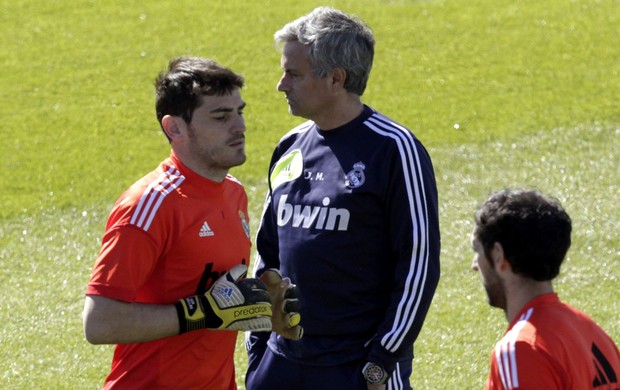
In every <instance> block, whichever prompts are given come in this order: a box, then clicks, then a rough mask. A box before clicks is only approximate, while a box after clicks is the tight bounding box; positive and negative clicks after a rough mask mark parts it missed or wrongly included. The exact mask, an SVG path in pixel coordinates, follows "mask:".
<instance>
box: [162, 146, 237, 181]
mask: <svg viewBox="0 0 620 390" xmlns="http://www.w3.org/2000/svg"><path fill="white" fill-rule="evenodd" d="M174 155H175V156H176V158H177V159H178V160H179V161H180V162H181V163H182V164H183V165H185V167H186V168H188V169H189V170H191V171H192V172H194V173H196V174H197V175H199V176H202V177H204V178H205V179H209V180H211V181H214V182H218V183H221V182H222V181H224V179H225V178H226V175H227V174H228V169H224V168H217V167H212V166H205V164H203V163H201V161H200V160H198V159H192V158H190V156H188V155H185V154H183V153H182V152H179V151H178V150H177V151H175V152H174Z"/></svg>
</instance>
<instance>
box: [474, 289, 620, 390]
mask: <svg viewBox="0 0 620 390" xmlns="http://www.w3.org/2000/svg"><path fill="white" fill-rule="evenodd" d="M618 375H620V353H619V352H618V347H617V346H616V345H615V344H614V342H613V341H612V339H611V338H610V337H609V336H608V335H607V333H605V331H604V330H602V329H601V328H600V327H599V326H598V325H597V324H596V323H595V322H594V321H593V320H592V319H590V318H589V317H588V316H587V315H585V314H584V313H582V312H580V311H579V310H577V309H575V308H573V307H571V306H569V305H567V304H565V303H562V302H560V300H559V299H558V296H557V294H555V293H552V294H546V295H542V296H539V297H537V298H535V299H533V300H531V301H530V302H529V303H528V304H527V305H526V306H525V307H524V308H523V309H522V310H521V312H520V313H519V315H517V317H516V318H515V320H514V321H513V323H512V324H511V325H510V327H509V329H508V331H507V332H506V334H505V335H504V337H503V338H502V340H500V341H499V342H498V343H497V345H496V346H495V350H494V352H493V354H492V357H491V372H490V374H489V378H488V380H487V382H486V387H485V388H486V389H545V390H550V389H563V390H567V389H574V390H577V389H579V390H583V389H597V390H608V389H609V390H617V389H619V388H620V387H619V382H618Z"/></svg>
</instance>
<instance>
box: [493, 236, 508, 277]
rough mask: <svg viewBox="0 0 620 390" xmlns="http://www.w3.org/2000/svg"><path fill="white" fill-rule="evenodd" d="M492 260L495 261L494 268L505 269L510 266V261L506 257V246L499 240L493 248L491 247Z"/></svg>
mask: <svg viewBox="0 0 620 390" xmlns="http://www.w3.org/2000/svg"><path fill="white" fill-rule="evenodd" d="M491 261H492V262H493V268H495V270H497V271H500V270H501V271H504V270H505V269H506V267H510V263H509V262H508V260H507V259H506V255H505V253H504V247H503V246H502V244H500V243H499V242H496V243H494V244H493V249H491Z"/></svg>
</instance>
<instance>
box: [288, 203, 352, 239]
mask: <svg viewBox="0 0 620 390" xmlns="http://www.w3.org/2000/svg"><path fill="white" fill-rule="evenodd" d="M287 198H288V195H282V196H281V197H280V200H279V201H278V209H277V213H278V215H277V222H278V226H286V225H287V224H289V223H291V226H293V227H300V228H302V229H312V228H314V229H318V230H340V231H346V230H347V229H348V228H349V218H350V217H351V213H350V212H349V210H347V209H339V208H336V207H327V206H329V204H330V202H331V200H330V199H329V198H328V197H325V198H323V207H321V206H310V205H298V204H296V205H293V204H290V203H286V199H287Z"/></svg>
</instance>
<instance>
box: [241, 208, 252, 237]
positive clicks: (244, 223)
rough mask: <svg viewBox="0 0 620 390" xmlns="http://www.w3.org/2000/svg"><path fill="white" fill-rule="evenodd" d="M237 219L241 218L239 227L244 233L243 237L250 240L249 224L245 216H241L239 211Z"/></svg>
mask: <svg viewBox="0 0 620 390" xmlns="http://www.w3.org/2000/svg"><path fill="white" fill-rule="evenodd" d="M239 218H241V226H243V231H244V232H245V235H246V236H248V238H250V224H248V220H247V218H246V217H245V214H243V211H241V210H239Z"/></svg>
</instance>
